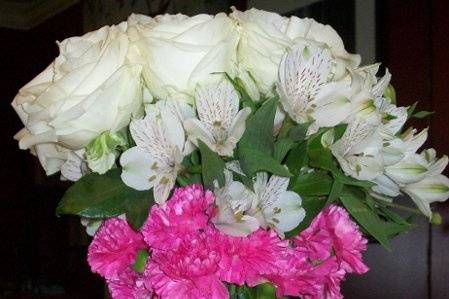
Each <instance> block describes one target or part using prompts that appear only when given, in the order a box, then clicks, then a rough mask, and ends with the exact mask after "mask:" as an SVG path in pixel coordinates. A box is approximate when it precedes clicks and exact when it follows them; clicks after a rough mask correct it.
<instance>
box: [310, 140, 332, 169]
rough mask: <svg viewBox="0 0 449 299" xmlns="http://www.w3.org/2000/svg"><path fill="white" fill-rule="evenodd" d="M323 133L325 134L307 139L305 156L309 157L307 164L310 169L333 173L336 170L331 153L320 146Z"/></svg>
mask: <svg viewBox="0 0 449 299" xmlns="http://www.w3.org/2000/svg"><path fill="white" fill-rule="evenodd" d="M324 133H325V132H321V133H320V134H317V135H315V136H313V137H311V138H310V139H309V141H308V144H307V156H308V157H309V164H310V165H311V166H312V167H317V168H321V169H325V170H328V171H332V172H333V171H336V170H337V169H338V168H337V166H336V165H335V162H334V158H333V156H332V153H331V151H330V150H329V149H328V148H325V147H323V145H322V144H321V137H322V136H323V134H324Z"/></svg>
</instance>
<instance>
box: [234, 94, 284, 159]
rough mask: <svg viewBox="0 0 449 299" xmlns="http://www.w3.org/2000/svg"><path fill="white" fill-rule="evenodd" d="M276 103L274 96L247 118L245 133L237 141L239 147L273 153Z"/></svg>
mask: <svg viewBox="0 0 449 299" xmlns="http://www.w3.org/2000/svg"><path fill="white" fill-rule="evenodd" d="M276 105H277V99H276V98H274V99H271V100H268V101H266V102H265V103H264V104H263V105H262V106H261V107H260V108H259V109H258V110H257V111H256V112H255V113H254V114H252V115H251V116H250V117H249V118H248V120H247V122H246V130H245V133H243V136H242V138H241V139H240V142H239V147H240V148H251V149H254V150H257V151H259V152H261V153H266V154H268V155H271V154H272V153H273V149H274V140H273V123H274V115H275V114H276Z"/></svg>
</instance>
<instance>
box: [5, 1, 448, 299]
mask: <svg viewBox="0 0 449 299" xmlns="http://www.w3.org/2000/svg"><path fill="white" fill-rule="evenodd" d="M58 45H59V49H60V55H59V56H58V57H57V58H56V59H55V61H54V62H52V63H51V64H50V65H49V66H48V67H47V69H45V70H44V71H43V72H42V73H41V74H40V75H38V76H37V77H36V78H34V79H33V80H32V81H31V82H29V83H28V84H27V85H25V86H24V87H23V88H22V89H21V90H20V91H19V93H18V95H17V96H16V97H15V99H14V101H13V103H12V105H13V107H14V109H15V110H16V111H17V113H18V115H19V116H20V118H21V120H22V121H23V123H24V125H25V128H24V129H22V130H21V131H20V132H19V133H17V135H16V136H15V138H16V139H18V140H19V147H20V148H21V149H29V150H30V151H31V152H32V153H33V154H35V155H36V156H37V157H38V158H39V161H40V163H41V164H42V166H43V168H44V169H45V171H46V173H47V174H48V175H52V174H55V173H58V172H60V173H61V178H62V179H64V180H71V181H74V183H73V185H72V186H71V187H70V188H69V189H68V190H67V192H66V193H65V195H64V197H63V198H62V200H61V202H60V203H59V205H58V207H57V213H58V214H61V215H62V214H74V215H78V216H81V217H82V223H83V224H84V225H85V226H86V228H87V232H88V233H89V234H91V235H93V241H92V243H91V244H90V246H89V249H88V258H87V260H88V263H89V265H90V266H91V269H92V271H93V272H95V273H98V274H99V275H101V276H102V277H104V279H105V280H106V282H107V285H108V288H109V291H110V293H111V295H112V297H113V298H192V299H193V298H195V299H196V298H217V299H218V298H274V297H282V296H294V297H301V298H342V297H343V296H342V294H341V292H340V283H341V282H342V281H343V280H344V279H345V276H346V273H358V274H363V273H365V272H366V271H368V267H367V266H366V265H365V263H364V262H363V260H362V252H363V251H364V250H366V247H367V243H368V239H370V240H372V241H377V242H379V243H381V244H382V245H383V246H384V247H386V248H387V249H388V248H389V246H390V245H389V241H390V239H391V238H393V237H394V236H396V235H397V234H400V233H402V232H405V231H408V230H409V229H411V227H412V222H411V221H412V218H411V217H406V216H407V215H404V214H403V213H398V210H405V211H408V212H410V213H412V214H417V213H421V214H423V215H424V216H425V217H428V218H429V221H431V222H433V223H438V222H440V221H441V219H440V216H439V215H438V214H437V213H432V211H431V208H430V204H431V203H433V202H435V201H444V200H446V199H447V198H448V197H449V179H448V178H447V177H445V176H444V175H442V174H441V173H442V171H443V170H444V168H445V167H446V165H447V163H448V158H447V157H446V156H443V157H442V158H439V159H438V158H437V157H436V153H435V150H433V149H426V150H423V151H421V152H418V150H419V149H420V148H421V146H422V145H423V144H424V143H425V141H426V138H427V130H423V131H421V132H418V131H417V130H416V129H413V128H408V129H406V128H404V127H405V123H406V122H407V120H408V119H410V118H412V117H418V118H420V117H425V116H427V115H428V114H429V112H426V111H421V112H415V111H414V110H415V107H416V105H413V106H412V107H400V106H397V105H396V96H395V92H394V88H393V87H392V85H391V84H390V79H391V74H390V73H389V72H388V70H386V71H385V74H384V75H383V76H380V77H378V76H377V73H378V70H379V64H374V65H368V66H360V56H359V55H355V54H349V53H348V52H347V51H346V50H345V48H344V45H343V42H342V40H341V38H340V37H339V35H338V34H337V33H336V32H335V31H334V30H333V29H332V27H330V26H328V25H323V24H320V23H317V22H316V21H314V20H312V19H300V18H297V17H294V16H293V17H290V18H287V17H282V16H279V15H277V14H275V13H270V12H265V11H260V10H256V9H251V10H248V11H245V12H241V11H238V10H236V9H233V12H232V13H231V14H229V15H226V14H224V13H220V14H217V15H215V16H211V15H197V16H193V17H187V16H184V15H160V16H157V17H155V18H150V17H147V16H143V15H131V16H130V17H129V19H128V20H127V21H126V22H123V23H120V24H118V25H115V26H110V27H109V26H106V27H103V28H101V29H99V30H97V31H93V32H89V33H87V34H85V35H84V36H81V37H72V38H68V39H66V40H64V41H62V42H60V43H58ZM401 195H407V196H409V198H410V199H411V201H410V204H414V205H416V208H413V207H410V206H402V205H399V204H398V203H396V202H395V199H396V198H397V197H399V196H401Z"/></svg>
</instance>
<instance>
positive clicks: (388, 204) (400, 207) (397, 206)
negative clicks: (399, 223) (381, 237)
mask: <svg viewBox="0 0 449 299" xmlns="http://www.w3.org/2000/svg"><path fill="white" fill-rule="evenodd" d="M376 203H377V204H379V205H381V206H386V207H391V208H394V209H397V210H401V211H404V212H409V213H413V214H416V215H421V216H424V215H423V213H421V211H420V210H418V209H416V208H410V207H406V206H403V205H400V204H397V203H392V202H386V201H380V200H376Z"/></svg>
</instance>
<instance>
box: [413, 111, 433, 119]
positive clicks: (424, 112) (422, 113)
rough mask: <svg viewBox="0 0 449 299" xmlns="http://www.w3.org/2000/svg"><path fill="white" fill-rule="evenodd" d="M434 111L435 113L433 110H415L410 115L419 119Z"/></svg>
mask: <svg viewBox="0 0 449 299" xmlns="http://www.w3.org/2000/svg"><path fill="white" fill-rule="evenodd" d="M434 113H435V112H434V111H419V112H416V113H415V114H413V115H412V117H413V118H419V119H421V118H426V117H428V116H430V115H432V114H434Z"/></svg>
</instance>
